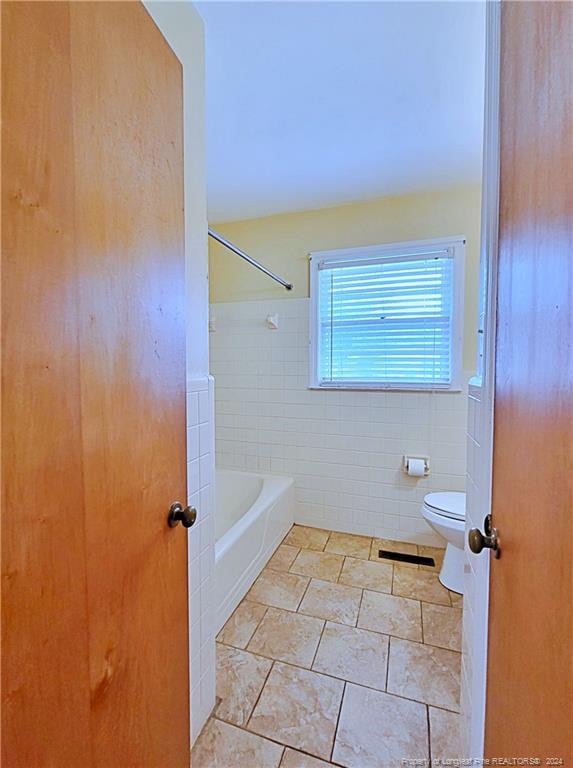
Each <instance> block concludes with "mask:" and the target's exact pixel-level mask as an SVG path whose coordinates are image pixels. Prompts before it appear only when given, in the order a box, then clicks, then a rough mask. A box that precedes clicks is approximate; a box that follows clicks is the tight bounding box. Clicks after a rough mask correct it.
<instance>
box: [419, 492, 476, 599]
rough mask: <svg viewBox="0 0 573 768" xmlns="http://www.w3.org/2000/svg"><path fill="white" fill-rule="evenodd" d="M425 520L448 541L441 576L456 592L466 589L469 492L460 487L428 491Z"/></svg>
mask: <svg viewBox="0 0 573 768" xmlns="http://www.w3.org/2000/svg"><path fill="white" fill-rule="evenodd" d="M422 517H423V518H424V520H425V521H426V522H427V523H428V524H429V525H430V526H431V527H432V528H433V529H434V531H436V533H439V534H440V536H442V538H444V539H445V540H446V541H447V545H446V553H445V555H444V562H443V564H442V568H441V570H440V576H439V579H440V581H441V582H442V584H443V585H444V587H447V588H448V589H451V590H452V591H453V592H459V593H460V594H461V595H463V593H464V562H465V555H464V538H465V527H466V495H465V493H459V492H458V491H444V492H441V493H428V495H427V496H425V497H424V503H423V505H422Z"/></svg>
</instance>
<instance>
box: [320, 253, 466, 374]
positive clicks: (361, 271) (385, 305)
mask: <svg viewBox="0 0 573 768" xmlns="http://www.w3.org/2000/svg"><path fill="white" fill-rule="evenodd" d="M315 290H317V293H318V296H317V298H318V302H317V303H316V302H315V306H316V304H317V311H318V317H317V318H316V320H317V323H316V331H317V333H318V339H317V355H316V365H317V379H318V382H317V383H318V385H319V386H329V385H330V386H336V385H338V386H343V385H356V386H360V385H361V384H363V385H369V386H376V385H378V386H381V387H400V386H405V387H416V386H420V387H432V388H440V387H442V388H447V387H449V386H450V385H451V384H452V366H453V362H452V354H453V352H452V350H453V339H452V332H453V328H452V326H453V323H452V319H453V312H454V249H453V248H441V249H439V250H436V251H429V252H426V253H415V254H413V255H412V254H410V255H408V254H405V255H400V254H399V253H398V254H392V255H384V256H381V257H380V258H368V259H360V258H351V259H348V260H344V259H342V260H341V259H336V258H333V259H332V260H328V259H326V260H323V261H321V262H320V263H319V265H318V273H317V281H316V283H315Z"/></svg>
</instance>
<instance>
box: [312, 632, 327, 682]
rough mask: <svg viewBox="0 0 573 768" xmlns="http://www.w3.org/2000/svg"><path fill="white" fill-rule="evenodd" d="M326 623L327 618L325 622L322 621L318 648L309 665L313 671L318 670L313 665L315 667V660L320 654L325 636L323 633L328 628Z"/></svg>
mask: <svg viewBox="0 0 573 768" xmlns="http://www.w3.org/2000/svg"><path fill="white" fill-rule="evenodd" d="M326 623H327V620H326V619H323V622H322V629H321V630H320V637H319V638H318V643H317V644H316V649H315V651H314V656H313V657H312V661H311V662H310V667H309V669H310V670H311V671H312V672H316V670H315V669H313V667H314V662H315V661H316V657H317V656H318V649H319V648H320V644H321V643H322V637H323V635H324V630H325V629H326Z"/></svg>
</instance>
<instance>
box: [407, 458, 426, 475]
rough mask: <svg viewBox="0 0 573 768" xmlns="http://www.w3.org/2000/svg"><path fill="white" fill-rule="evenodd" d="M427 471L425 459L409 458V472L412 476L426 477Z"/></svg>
mask: <svg viewBox="0 0 573 768" xmlns="http://www.w3.org/2000/svg"><path fill="white" fill-rule="evenodd" d="M425 471H426V467H425V464H424V459H408V474H409V475H410V477H424V475H425Z"/></svg>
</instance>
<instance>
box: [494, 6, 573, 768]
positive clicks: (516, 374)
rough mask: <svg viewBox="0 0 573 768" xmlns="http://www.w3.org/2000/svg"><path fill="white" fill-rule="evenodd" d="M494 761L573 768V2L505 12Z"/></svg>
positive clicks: (496, 437)
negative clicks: (527, 760) (561, 762)
mask: <svg viewBox="0 0 573 768" xmlns="http://www.w3.org/2000/svg"><path fill="white" fill-rule="evenodd" d="M501 23H502V35H501V104H500V107H501V188H500V231H499V235H500V241H499V275H498V277H499V286H498V307H497V314H498V330H497V353H496V385H495V411H494V413H495V427H494V457H493V519H494V525H495V526H496V527H497V528H498V529H499V532H500V538H501V546H502V554H501V558H500V559H499V560H492V563H491V594H490V625H489V651H488V679H487V707H486V756H489V757H494V756H495V757H523V756H527V757H540V758H541V759H542V761H543V762H542V764H545V763H544V760H545V758H557V759H559V758H563V759H565V760H567V759H568V763H567V764H571V761H573V667H572V659H573V627H572V606H573V576H572V562H573V4H571V3H560V2H543V3H538V2H530V3H522V2H508V3H504V4H503V6H502V22H501Z"/></svg>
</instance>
